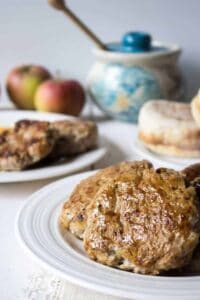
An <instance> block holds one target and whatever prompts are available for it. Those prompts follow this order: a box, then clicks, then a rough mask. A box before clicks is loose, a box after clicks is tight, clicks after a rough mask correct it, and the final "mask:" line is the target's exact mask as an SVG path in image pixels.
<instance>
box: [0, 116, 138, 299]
mask: <svg viewBox="0 0 200 300" xmlns="http://www.w3.org/2000/svg"><path fill="white" fill-rule="evenodd" d="M98 126H99V130H100V134H101V135H102V136H103V137H104V141H105V143H106V145H107V148H108V153H107V155H106V156H105V157H104V158H103V159H102V160H101V161H100V162H98V163H97V164H96V165H95V166H93V168H94V167H95V168H102V167H105V166H107V165H110V164H113V163H116V162H118V161H121V160H125V159H128V160H131V159H136V156H135V154H134V153H133V151H132V144H131V143H132V135H133V131H134V130H135V126H134V125H130V124H126V123H120V122H116V121H111V120H103V119H102V120H101V118H100V119H99V121H98ZM54 180H55V179H51V180H49V179H48V180H43V181H39V182H29V183H15V184H0V240H1V246H0V270H1V272H0V299H1V300H23V299H31V300H61V299H67V300H86V299H87V300H100V299H101V300H108V299H110V300H114V299H117V298H116V297H111V296H106V295H102V294H98V293H95V292H93V291H88V290H86V289H83V288H81V287H78V286H76V285H72V284H70V283H68V282H66V281H64V280H62V279H59V278H57V277H56V276H54V274H50V273H48V272H47V271H46V270H44V269H42V268H41V267H40V266H39V265H38V264H36V263H35V262H34V261H32V259H31V258H29V256H27V254H26V253H25V252H24V250H23V249H22V248H21V245H20V244H19V243H18V241H17V239H16V236H15V221H16V215H17V213H18V211H19V210H20V208H21V207H22V206H23V204H24V203H25V202H26V201H27V197H28V196H29V195H30V194H31V193H33V192H34V191H36V190H38V189H39V188H41V187H43V186H44V185H46V184H48V183H50V182H52V181H54Z"/></svg>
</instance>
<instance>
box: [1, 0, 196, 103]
mask: <svg viewBox="0 0 200 300" xmlns="http://www.w3.org/2000/svg"><path fill="white" fill-rule="evenodd" d="M68 4H69V5H70V7H71V8H73V9H74V11H75V12H77V14H78V15H79V16H80V17H81V18H82V19H83V20H84V21H85V22H86V23H87V24H88V25H89V26H91V27H92V28H93V29H94V31H95V32H96V33H97V34H98V35H99V36H100V37H101V38H102V39H103V40H104V41H105V42H108V41H111V40H119V39H120V38H121V35H122V34H123V33H124V32H126V31H127V30H145V31H149V32H151V33H152V35H153V36H154V38H155V39H158V40H162V41H166V42H175V43H178V44H180V45H181V46H182V47H183V53H182V57H181V61H180V63H181V69H182V71H183V73H184V77H185V78H186V82H187V86H188V97H191V96H192V95H193V94H194V93H195V92H196V91H197V89H198V88H199V87H200V35H199V28H200V1H199V0H167V1H166V0H101V1H99V0H69V1H68ZM91 47H92V44H91V43H90V41H88V40H87V39H86V38H85V36H84V35H83V34H82V33H81V32H79V31H78V29H77V28H75V27H74V25H73V24H71V23H70V21H68V20H66V19H65V17H64V16H63V15H62V14H61V13H59V12H56V11H54V10H53V9H52V8H50V7H49V6H48V4H47V0H0V82H1V85H2V83H3V82H4V81H5V77H6V75H7V73H8V71H9V70H10V68H12V67H13V66H15V65H17V64H21V63H29V62H33V63H41V64H43V65H45V66H47V67H49V68H50V70H52V71H55V70H57V69H59V70H61V71H62V72H63V73H64V74H65V75H66V76H68V77H77V78H79V79H80V80H82V81H83V82H84V79H85V78H86V75H87V71H88V69H89V68H90V65H91V64H92V61H93V57H92V54H91ZM3 97H4V96H3Z"/></svg>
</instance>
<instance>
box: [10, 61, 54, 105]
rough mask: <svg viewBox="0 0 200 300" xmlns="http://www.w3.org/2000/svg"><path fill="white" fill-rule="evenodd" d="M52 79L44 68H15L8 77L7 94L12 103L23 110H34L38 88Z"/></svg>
mask: <svg viewBox="0 0 200 300" xmlns="http://www.w3.org/2000/svg"><path fill="white" fill-rule="evenodd" d="M49 78H51V74H50V73H49V71H48V70H46V69H45V68H44V67H42V66H37V65H23V66H19V67H16V68H14V69H13V70H12V71H11V72H10V73H9V75H8V77H7V83H6V87H7V93H8V95H9V97H10V99H11V101H12V102H13V103H14V104H15V105H16V106H17V107H19V108H21V109H34V95H35V92H36V89H37V88H38V86H39V85H40V84H41V83H42V82H43V81H44V80H47V79H49Z"/></svg>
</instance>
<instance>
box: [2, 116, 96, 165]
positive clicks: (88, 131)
mask: <svg viewBox="0 0 200 300" xmlns="http://www.w3.org/2000/svg"><path fill="white" fill-rule="evenodd" d="M96 145H97V127H96V125H95V123H93V122H90V121H81V120H79V121H76V120H74V121H68V120H67V121H60V122H52V123H50V122H43V121H35V120H21V121H18V122H17V123H16V124H15V125H14V128H13V129H10V130H7V131H4V132H3V133H2V134H0V170H1V171H17V170H24V169H27V168H28V167H31V166H33V165H34V164H36V163H38V162H40V161H42V160H43V159H45V158H48V160H49V162H51V160H52V159H55V158H56V159H59V158H61V157H62V158H63V157H68V156H71V155H76V154H79V153H82V152H86V151H88V150H90V149H92V148H94V147H95V146H96Z"/></svg>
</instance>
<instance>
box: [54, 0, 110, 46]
mask: <svg viewBox="0 0 200 300" xmlns="http://www.w3.org/2000/svg"><path fill="white" fill-rule="evenodd" d="M48 2H49V4H50V5H51V6H52V7H54V8H55V9H58V10H60V11H62V12H63V13H64V14H65V15H66V16H67V17H69V18H70V19H71V21H72V22H73V23H74V24H75V25H76V26H78V27H79V29H80V30H82V31H83V32H84V33H85V34H86V35H87V36H88V37H89V38H90V39H91V40H92V41H93V42H94V43H95V44H96V45H97V47H99V48H101V49H104V50H106V46H105V44H104V43H103V42H102V41H101V40H100V39H99V38H98V37H97V36H96V35H95V34H94V33H93V32H92V30H91V29H90V28H89V27H88V26H87V25H86V24H84V23H83V22H82V21H81V20H80V19H79V18H78V17H77V16H76V15H75V14H74V13H73V12H72V11H71V10H70V9H69V8H68V7H67V6H66V5H65V2H64V0H48Z"/></svg>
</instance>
